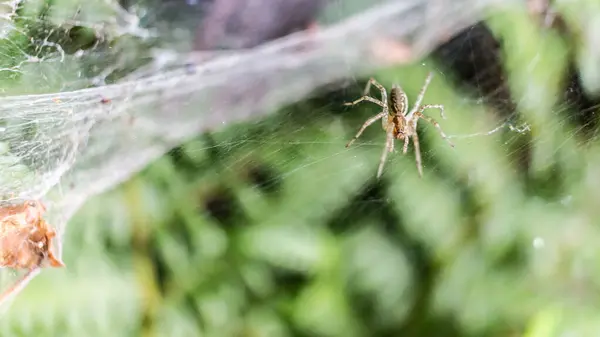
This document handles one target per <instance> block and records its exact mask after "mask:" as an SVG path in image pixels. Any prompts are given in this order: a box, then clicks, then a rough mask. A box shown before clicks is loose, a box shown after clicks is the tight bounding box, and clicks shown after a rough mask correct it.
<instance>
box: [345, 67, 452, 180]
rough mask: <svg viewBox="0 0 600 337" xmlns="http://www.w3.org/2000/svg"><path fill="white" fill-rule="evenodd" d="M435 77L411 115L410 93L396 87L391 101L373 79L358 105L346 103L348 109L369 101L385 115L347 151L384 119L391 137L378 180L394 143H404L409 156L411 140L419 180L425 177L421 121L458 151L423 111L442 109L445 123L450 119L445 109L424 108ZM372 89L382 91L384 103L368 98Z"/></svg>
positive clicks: (429, 80)
mask: <svg viewBox="0 0 600 337" xmlns="http://www.w3.org/2000/svg"><path fill="white" fill-rule="evenodd" d="M432 77H433V74H432V73H431V72H430V73H429V74H428V75H427V78H426V79H425V84H424V85H423V87H422V88H421V91H420V92H419V96H417V100H416V102H415V105H414V106H413V108H412V109H411V110H410V111H408V98H407V97H406V93H405V92H404V90H402V88H401V87H400V86H398V85H395V84H394V85H393V86H392V90H391V91H390V97H389V100H388V96H387V92H386V91H385V88H384V87H383V86H382V85H381V84H379V83H378V82H377V81H375V79H374V78H371V79H369V82H367V86H366V87H365V91H364V93H363V96H362V97H361V98H359V99H357V100H355V101H354V102H349V103H344V105H347V106H352V105H356V104H358V103H360V102H362V101H369V102H372V103H375V104H377V105H379V106H381V107H382V108H383V111H382V112H380V113H378V114H377V115H375V116H373V117H371V118H369V119H367V121H366V122H365V123H364V124H363V125H362V127H361V128H360V130H358V133H357V134H356V136H354V138H352V140H350V142H348V144H346V147H349V146H350V145H352V143H354V141H355V140H357V139H358V137H360V135H361V134H362V133H363V131H365V129H366V128H367V127H368V126H369V125H371V124H373V123H375V122H376V121H377V120H379V119H381V124H382V126H383V129H384V130H385V133H386V135H387V137H386V143H385V148H384V149H383V154H382V155H381V160H380V162H379V169H378V170H377V178H378V179H379V177H381V174H382V173H383V165H384V164H385V160H386V158H387V154H388V152H393V151H394V139H403V140H404V147H403V150H402V153H403V154H406V152H407V151H408V142H409V139H410V137H412V139H413V144H414V146H415V156H416V162H417V169H418V170H419V176H421V177H422V176H423V166H422V163H421V149H420V147H419V136H418V135H417V121H418V120H419V118H421V119H424V120H425V121H427V122H429V123H431V124H433V125H434V126H435V127H436V128H437V129H438V132H439V133H440V135H441V136H442V138H444V140H446V141H447V142H448V144H450V146H451V147H454V144H452V143H451V142H450V141H449V140H448V137H447V136H446V134H445V133H444V131H442V128H441V127H440V125H439V124H438V122H436V121H435V119H433V118H431V117H427V116H425V115H423V111H424V110H425V109H440V115H441V116H442V118H443V119H446V116H445V115H444V106H443V105H440V104H425V105H421V101H422V100H423V96H425V90H427V86H429V82H431V78H432ZM371 85H374V86H375V87H377V89H379V91H381V100H378V99H376V98H373V97H371V96H369V95H368V94H369V90H370V89H371Z"/></svg>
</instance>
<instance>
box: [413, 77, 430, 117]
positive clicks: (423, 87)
mask: <svg viewBox="0 0 600 337" xmlns="http://www.w3.org/2000/svg"><path fill="white" fill-rule="evenodd" d="M432 78H433V73H432V72H429V73H428V74H427V78H425V83H424V84H423V86H422V87H421V91H419V96H417V99H416V100H415V105H414V106H413V108H412V110H410V111H409V112H408V113H407V114H406V118H408V119H411V118H412V115H413V114H415V113H416V112H417V109H419V106H420V105H421V102H422V101H423V97H424V96H425V91H426V90H427V87H428V86H429V83H430V82H431V79H432ZM419 111H421V112H422V111H423V110H422V108H421V109H419Z"/></svg>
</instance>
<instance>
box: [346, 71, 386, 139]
mask: <svg viewBox="0 0 600 337" xmlns="http://www.w3.org/2000/svg"><path fill="white" fill-rule="evenodd" d="M371 84H372V85H374V86H375V87H376V88H377V89H379V91H380V92H381V101H380V100H378V99H375V98H373V97H371V96H367V94H368V93H369V90H371ZM363 101H369V102H371V103H375V104H377V105H379V106H380V107H382V108H383V111H382V112H380V113H378V114H377V115H375V116H373V117H371V118H369V119H367V121H366V122H365V123H364V124H363V125H362V127H361V128H360V130H358V132H357V133H356V135H355V136H354V138H352V139H351V140H350V141H349V142H348V144H346V147H350V145H352V143H354V142H355V141H356V140H357V139H358V137H360V135H361V134H362V133H363V132H364V131H365V129H366V128H367V127H369V125H371V124H373V123H375V122H376V121H377V120H379V119H382V118H383V117H385V116H387V115H389V110H388V105H387V91H385V88H384V87H383V86H382V85H381V84H379V83H378V82H377V81H375V79H374V78H372V77H371V78H370V79H369V81H368V82H367V85H366V86H365V91H364V95H363V96H362V97H360V98H359V99H357V100H355V101H353V102H349V103H344V105H346V106H352V105H356V104H358V103H360V102H363ZM382 123H383V124H384V125H385V121H382Z"/></svg>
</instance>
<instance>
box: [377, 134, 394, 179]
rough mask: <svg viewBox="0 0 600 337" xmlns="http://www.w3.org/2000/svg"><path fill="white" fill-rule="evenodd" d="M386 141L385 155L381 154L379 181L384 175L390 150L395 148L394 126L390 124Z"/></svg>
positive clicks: (378, 171) (378, 170)
mask: <svg viewBox="0 0 600 337" xmlns="http://www.w3.org/2000/svg"><path fill="white" fill-rule="evenodd" d="M386 135H387V137H386V141H385V147H384V148H383V153H382V154H381V159H380V160H379V168H377V179H379V178H381V175H382V174H383V167H384V165H385V160H386V159H387V155H388V153H389V152H390V151H389V149H390V147H391V148H393V146H394V124H393V123H390V124H388V127H387V130H386Z"/></svg>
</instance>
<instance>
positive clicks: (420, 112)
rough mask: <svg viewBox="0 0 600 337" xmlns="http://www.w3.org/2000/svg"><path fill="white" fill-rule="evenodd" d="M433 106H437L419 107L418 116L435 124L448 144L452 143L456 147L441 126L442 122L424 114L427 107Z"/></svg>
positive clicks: (451, 145)
mask: <svg viewBox="0 0 600 337" xmlns="http://www.w3.org/2000/svg"><path fill="white" fill-rule="evenodd" d="M432 107H433V108H436V106H429V105H424V106H422V107H421V109H419V111H417V113H415V115H416V116H417V118H421V119H423V120H425V121H426V122H428V123H430V124H432V125H433V126H435V128H436V129H437V130H438V132H439V134H440V136H442V138H443V139H444V140H445V141H446V142H447V143H448V145H450V147H454V144H453V143H452V142H451V141H450V139H448V136H446V134H445V133H444V130H442V127H441V126H440V124H439V123H438V122H437V121H436V120H435V119H433V118H431V117H429V116H426V115H424V114H423V110H425V109H427V108H432ZM442 111H443V110H442ZM415 128H416V125H415ZM415 133H416V130H415Z"/></svg>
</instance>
